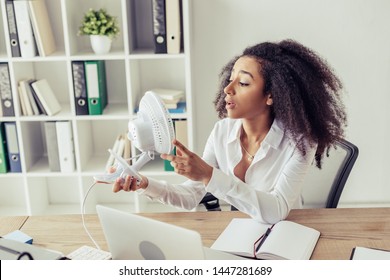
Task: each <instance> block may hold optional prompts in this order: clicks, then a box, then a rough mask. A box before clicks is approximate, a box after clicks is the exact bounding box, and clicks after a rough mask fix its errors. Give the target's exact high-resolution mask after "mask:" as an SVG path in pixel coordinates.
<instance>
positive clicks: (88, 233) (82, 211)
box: [81, 155, 140, 250]
mask: <svg viewBox="0 0 390 280" xmlns="http://www.w3.org/2000/svg"><path fill="white" fill-rule="evenodd" d="M138 157H140V155H136V156H134V157H131V158H129V159H126V160H127V161H129V162H130V161H132V160H133V159H135V158H138ZM97 183H98V182H96V181H95V182H93V184H92V185H91V186H90V187H89V188H88V190H87V192H86V194H85V196H84V199H83V203H82V205H81V220H82V222H83V227H84V230H85V232H86V233H87V235H88V237H89V239H91V241H92V242H93V244H94V245H95V247H96V248H97V249H99V250H101V249H100V246H99V244H97V242H96V241H95V239H93V237H92V235H91V233H90V232H89V230H88V228H87V226H86V224H85V219H84V215H85V202H86V201H87V197H88V195H89V192H90V191H91V190H92V188H93V187H94V186H95V185H96V184H97Z"/></svg>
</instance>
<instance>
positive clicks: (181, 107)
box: [150, 88, 186, 114]
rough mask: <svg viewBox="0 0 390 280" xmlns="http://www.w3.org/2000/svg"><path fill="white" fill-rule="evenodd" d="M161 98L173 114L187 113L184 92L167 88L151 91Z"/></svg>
mask: <svg viewBox="0 0 390 280" xmlns="http://www.w3.org/2000/svg"><path fill="white" fill-rule="evenodd" d="M150 91H152V92H154V93H156V94H157V95H158V96H160V97H161V99H162V101H163V102H164V105H165V107H166V108H167V109H168V111H169V113H171V114H179V113H185V112H186V102H185V99H184V91H182V90H177V89H167V88H154V89H152V90H150Z"/></svg>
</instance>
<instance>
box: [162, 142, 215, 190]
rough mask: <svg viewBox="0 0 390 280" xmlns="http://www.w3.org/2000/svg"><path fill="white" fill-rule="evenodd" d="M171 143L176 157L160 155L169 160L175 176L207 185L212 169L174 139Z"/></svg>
mask: <svg viewBox="0 0 390 280" xmlns="http://www.w3.org/2000/svg"><path fill="white" fill-rule="evenodd" d="M172 143H173V145H175V147H176V155H171V154H161V158H162V159H166V160H169V161H170V162H171V165H172V167H173V168H174V170H175V172H176V173H177V174H180V175H183V176H185V177H187V178H188V179H191V180H194V181H201V182H203V184H204V185H207V184H208V183H209V181H210V179H211V175H212V173H213V168H212V167H211V166H210V165H208V164H207V163H206V162H205V161H204V160H203V159H202V158H201V157H199V156H198V155H197V154H195V153H193V152H191V151H190V150H188V149H187V147H185V146H184V145H183V144H182V143H180V142H179V141H178V140H176V139H174V140H173V142H172Z"/></svg>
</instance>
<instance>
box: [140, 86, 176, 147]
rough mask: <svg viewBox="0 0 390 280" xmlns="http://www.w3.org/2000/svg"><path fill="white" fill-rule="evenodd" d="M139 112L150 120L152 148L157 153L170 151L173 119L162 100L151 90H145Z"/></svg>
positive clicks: (173, 134) (172, 137) (173, 135)
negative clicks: (152, 139)
mask: <svg viewBox="0 0 390 280" xmlns="http://www.w3.org/2000/svg"><path fill="white" fill-rule="evenodd" d="M140 113H142V114H144V115H145V116H146V117H147V118H148V119H149V121H150V122H151V127H152V131H153V137H154V150H155V151H156V152H158V153H170V152H171V151H172V150H173V145H172V140H173V139H174V137H175V131H174V128H173V121H172V119H171V117H170V115H169V112H168V110H167V109H166V108H165V106H164V103H163V101H162V100H161V98H160V97H159V96H157V95H156V94H154V93H153V92H150V91H148V92H146V93H145V95H144V97H143V98H142V99H141V102H140Z"/></svg>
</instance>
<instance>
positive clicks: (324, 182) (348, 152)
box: [200, 140, 359, 211]
mask: <svg viewBox="0 0 390 280" xmlns="http://www.w3.org/2000/svg"><path fill="white" fill-rule="evenodd" d="M335 146H336V148H331V149H330V151H329V157H327V156H324V159H323V163H322V168H321V169H318V168H317V167H316V166H315V164H313V165H312V166H311V167H310V170H309V173H308V174H307V176H306V178H305V181H304V186H303V190H302V200H303V208H337V205H338V202H339V200H340V196H341V193H342V191H343V189H344V186H345V183H346V182H347V179H348V176H349V174H350V173H351V170H352V167H353V166H354V164H355V161H356V159H357V157H358V154H359V149H358V147H356V146H355V145H354V144H352V143H350V142H348V141H347V140H340V141H337V142H336V145H335ZM200 204H203V205H204V206H205V207H206V209H207V210H208V211H221V207H220V205H219V200H218V198H216V197H215V196H213V195H212V194H211V193H207V194H206V195H205V196H204V198H203V199H202V201H201V202H200ZM231 210H237V209H236V208H235V207H234V206H231Z"/></svg>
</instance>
